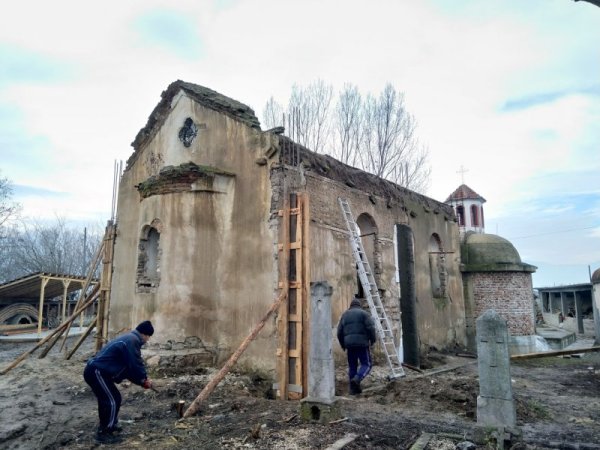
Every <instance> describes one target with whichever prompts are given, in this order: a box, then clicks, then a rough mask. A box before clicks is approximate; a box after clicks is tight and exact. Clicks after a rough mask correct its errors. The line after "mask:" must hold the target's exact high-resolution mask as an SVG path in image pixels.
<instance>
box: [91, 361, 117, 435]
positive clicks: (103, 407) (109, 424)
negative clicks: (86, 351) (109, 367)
mask: <svg viewBox="0 0 600 450" xmlns="http://www.w3.org/2000/svg"><path fill="white" fill-rule="evenodd" d="M83 378H84V380H85V382H86V383H87V384H89V385H90V387H91V388H92V391H94V394H95V395H96V398H97V399H98V416H99V417H100V427H99V429H98V430H99V431H106V430H111V429H112V428H113V427H115V426H116V425H117V422H118V421H119V419H118V417H119V408H121V393H120V392H119V390H118V389H117V386H115V383H114V382H113V381H112V379H111V377H110V376H109V375H107V374H104V373H102V372H101V371H100V370H98V369H97V368H96V367H95V366H94V364H93V363H91V364H89V363H88V364H87V365H86V366H85V370H84V371H83Z"/></svg>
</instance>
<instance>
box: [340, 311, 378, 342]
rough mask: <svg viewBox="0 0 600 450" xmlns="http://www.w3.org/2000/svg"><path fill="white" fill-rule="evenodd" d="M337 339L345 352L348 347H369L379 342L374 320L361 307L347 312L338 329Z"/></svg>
mask: <svg viewBox="0 0 600 450" xmlns="http://www.w3.org/2000/svg"><path fill="white" fill-rule="evenodd" d="M337 338H338V341H339V342H340V345H341V346H342V348H343V349H344V350H346V349H347V348H348V347H368V346H369V344H371V345H373V344H374V343H375V341H376V340H377V334H376V332H375V324H374V323H373V319H372V318H371V316H370V315H369V313H367V312H366V311H365V310H364V309H362V308H361V307H360V306H356V305H352V306H350V309H348V310H346V311H345V312H344V314H342V317H340V322H339V323H338V327H337Z"/></svg>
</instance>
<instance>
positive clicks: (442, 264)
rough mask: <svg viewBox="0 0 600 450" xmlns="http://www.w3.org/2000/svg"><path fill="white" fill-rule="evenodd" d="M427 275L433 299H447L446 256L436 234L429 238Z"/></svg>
mask: <svg viewBox="0 0 600 450" xmlns="http://www.w3.org/2000/svg"><path fill="white" fill-rule="evenodd" d="M428 250H429V275H430V280H431V294H432V297H433V298H441V299H445V298H447V293H446V291H447V285H448V273H447V271H446V255H445V253H444V250H443V247H442V241H441V239H440V237H439V236H438V235H437V233H433V234H432V235H431V237H430V238H429V249H428Z"/></svg>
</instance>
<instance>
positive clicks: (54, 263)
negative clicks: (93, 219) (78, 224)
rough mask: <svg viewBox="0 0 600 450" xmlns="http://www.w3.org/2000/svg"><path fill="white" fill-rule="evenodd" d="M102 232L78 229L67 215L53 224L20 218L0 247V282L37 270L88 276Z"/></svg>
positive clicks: (58, 218) (9, 230)
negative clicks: (69, 222) (69, 221)
mask: <svg viewBox="0 0 600 450" xmlns="http://www.w3.org/2000/svg"><path fill="white" fill-rule="evenodd" d="M101 239H102V234H101V233H99V232H98V231H95V230H94V231H92V232H91V233H88V232H87V228H86V229H85V230H78V229H75V228H73V227H71V226H69V225H68V224H67V222H66V221H65V219H64V218H61V217H57V218H56V220H55V222H54V223H52V224H46V223H42V222H39V221H29V222H27V223H26V222H24V221H21V222H19V223H18V224H15V225H14V226H12V227H10V228H9V229H8V233H7V235H6V238H5V239H4V242H3V244H4V245H2V247H1V248H0V282H3V281H7V280H11V279H14V278H18V277H20V276H24V275H27V274H30V273H35V272H50V273H63V274H71V275H82V276H83V275H85V274H86V273H87V270H88V267H87V265H88V264H89V263H90V259H91V256H92V255H93V254H94V253H95V251H96V248H97V247H98V245H99V244H100V241H101Z"/></svg>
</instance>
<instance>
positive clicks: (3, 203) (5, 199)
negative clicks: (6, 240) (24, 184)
mask: <svg viewBox="0 0 600 450" xmlns="http://www.w3.org/2000/svg"><path fill="white" fill-rule="evenodd" d="M12 195H13V191H12V186H11V184H10V181H9V180H8V178H3V177H0V239H1V238H2V229H3V227H5V226H6V224H8V222H9V221H10V220H11V219H14V218H16V217H17V216H18V214H19V212H20V211H21V205H19V204H18V203H16V202H14V201H12Z"/></svg>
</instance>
